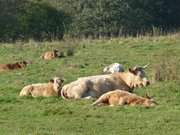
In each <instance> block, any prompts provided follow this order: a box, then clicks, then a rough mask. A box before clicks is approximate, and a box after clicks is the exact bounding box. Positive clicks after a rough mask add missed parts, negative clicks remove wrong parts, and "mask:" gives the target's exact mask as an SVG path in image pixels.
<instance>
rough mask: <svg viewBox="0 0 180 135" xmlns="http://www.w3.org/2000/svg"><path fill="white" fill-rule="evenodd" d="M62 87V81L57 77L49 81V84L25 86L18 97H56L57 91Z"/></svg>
mask: <svg viewBox="0 0 180 135" xmlns="http://www.w3.org/2000/svg"><path fill="white" fill-rule="evenodd" d="M62 85H63V80H62V79H60V78H58V77H54V78H53V79H51V80H50V81H49V83H37V84H31V85H27V86H25V87H24V88H23V89H22V90H21V92H20V94H19V96H29V95H31V96H32V97H38V96H44V97H49V96H58V95H59V91H60V90H61V88H62Z"/></svg>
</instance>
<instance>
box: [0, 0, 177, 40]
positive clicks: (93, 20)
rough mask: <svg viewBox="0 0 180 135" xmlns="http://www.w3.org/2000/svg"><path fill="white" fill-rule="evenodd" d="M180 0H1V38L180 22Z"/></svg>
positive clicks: (166, 27) (139, 29) (104, 33)
mask: <svg viewBox="0 0 180 135" xmlns="http://www.w3.org/2000/svg"><path fill="white" fill-rule="evenodd" d="M179 6H180V1H179V0H172V1H170V0H51V1H49V0H6V1H5V0H0V9H1V12H0V19H1V20H0V41H15V40H19V39H22V40H27V39H29V38H33V39H35V40H54V39H62V38H63V35H64V34H66V35H69V36H71V37H79V38H80V37H93V38H99V37H110V36H122V35H125V36H126V35H137V34H145V33H147V32H151V31H152V30H153V28H154V27H157V28H161V29H162V30H163V31H171V30H173V29H178V28H179V26H180V8H179Z"/></svg>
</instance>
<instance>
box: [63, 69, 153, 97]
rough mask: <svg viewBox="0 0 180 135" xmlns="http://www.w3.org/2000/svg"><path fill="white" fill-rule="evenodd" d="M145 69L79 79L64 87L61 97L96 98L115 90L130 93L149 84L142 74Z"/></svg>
mask: <svg viewBox="0 0 180 135" xmlns="http://www.w3.org/2000/svg"><path fill="white" fill-rule="evenodd" d="M145 67H146V66H144V67H134V68H130V69H129V71H126V72H119V73H118V72H116V73H113V74H107V75H97V76H89V77H82V78H79V79H78V80H76V81H74V82H71V83H69V84H67V85H65V86H64V87H63V88H62V90H61V96H62V97H63V98H64V99H65V98H69V99H79V98H98V97H100V96H101V95H102V94H104V93H106V92H108V91H112V90H115V89H121V90H125V91H130V92H132V91H133V89H134V88H136V87H142V86H147V85H149V84H150V83H149V81H148V79H147V78H146V75H145V72H144V69H145Z"/></svg>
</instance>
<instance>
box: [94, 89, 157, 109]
mask: <svg viewBox="0 0 180 135" xmlns="http://www.w3.org/2000/svg"><path fill="white" fill-rule="evenodd" d="M156 104H157V103H156V102H155V101H154V99H153V98H151V97H149V96H145V97H141V96H138V95H136V94H132V93H130V92H127V91H123V90H114V91H109V92H107V93H105V94H103V95H102V96H100V97H99V98H98V99H97V100H96V101H95V102H94V103H93V104H92V105H109V106H117V105H130V106H135V105H141V106H145V107H152V106H155V105H156Z"/></svg>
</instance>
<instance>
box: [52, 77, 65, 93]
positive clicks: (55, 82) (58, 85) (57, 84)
mask: <svg viewBox="0 0 180 135" xmlns="http://www.w3.org/2000/svg"><path fill="white" fill-rule="evenodd" d="M49 82H50V83H53V88H54V90H55V91H56V92H59V90H61V88H62V86H63V82H64V80H63V79H61V78H59V77H54V78H53V79H51V80H50V81H49Z"/></svg>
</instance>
